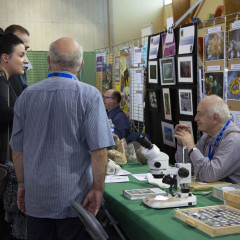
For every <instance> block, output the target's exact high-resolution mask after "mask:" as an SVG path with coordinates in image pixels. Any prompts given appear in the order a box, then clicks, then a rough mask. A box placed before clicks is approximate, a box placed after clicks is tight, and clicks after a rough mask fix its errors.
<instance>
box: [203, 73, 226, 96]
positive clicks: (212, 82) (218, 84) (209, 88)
mask: <svg viewBox="0 0 240 240" xmlns="http://www.w3.org/2000/svg"><path fill="white" fill-rule="evenodd" d="M223 79H224V72H206V73H205V93H206V95H212V94H215V95H218V96H219V97H221V98H223Z"/></svg>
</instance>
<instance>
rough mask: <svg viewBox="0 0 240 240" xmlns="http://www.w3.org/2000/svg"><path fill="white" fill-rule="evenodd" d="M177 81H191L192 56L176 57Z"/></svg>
mask: <svg viewBox="0 0 240 240" xmlns="http://www.w3.org/2000/svg"><path fill="white" fill-rule="evenodd" d="M178 82H179V83H193V62H192V56H187V57H179V58H178Z"/></svg>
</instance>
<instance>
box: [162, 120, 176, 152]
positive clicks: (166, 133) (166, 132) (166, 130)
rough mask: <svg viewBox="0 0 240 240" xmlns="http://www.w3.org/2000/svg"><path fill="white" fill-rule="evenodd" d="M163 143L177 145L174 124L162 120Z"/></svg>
mask: <svg viewBox="0 0 240 240" xmlns="http://www.w3.org/2000/svg"><path fill="white" fill-rule="evenodd" d="M161 125H162V137H163V143H164V144H166V145H169V146H171V147H174V148H175V147H176V141H175V137H174V125H173V124H171V123H166V122H161Z"/></svg>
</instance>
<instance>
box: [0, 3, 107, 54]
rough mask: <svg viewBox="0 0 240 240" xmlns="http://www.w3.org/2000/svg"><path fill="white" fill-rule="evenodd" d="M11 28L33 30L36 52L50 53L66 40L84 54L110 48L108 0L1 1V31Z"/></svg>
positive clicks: (31, 31) (33, 44) (33, 48)
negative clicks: (60, 40)
mask: <svg viewBox="0 0 240 240" xmlns="http://www.w3.org/2000/svg"><path fill="white" fill-rule="evenodd" d="M11 24H19V25H22V26H23V27H25V28H27V29H28V30H29V32H30V34H31V50H34V51H36V50H38V51H46V50H48V48H49V45H50V43H51V42H53V41H54V40H56V39H58V38H60V37H63V36H65V37H72V38H74V39H76V40H77V41H78V42H79V43H80V44H81V45H82V46H83V48H84V51H93V50H95V49H98V48H103V47H106V46H107V45H108V22H107V0H0V27H2V28H3V29H5V28H6V27H7V26H9V25H11Z"/></svg>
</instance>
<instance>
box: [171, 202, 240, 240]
mask: <svg viewBox="0 0 240 240" xmlns="http://www.w3.org/2000/svg"><path fill="white" fill-rule="evenodd" d="M175 217H176V218H178V219H180V220H181V221H183V222H186V223H187V224H189V225H190V226H192V227H195V228H197V229H199V230H201V231H203V232H205V233H207V234H208V235H210V236H212V237H215V236H223V235H230V234H236V233H240V210H239V209H236V208H233V207H231V206H228V205H217V206H208V207H199V208H189V209H181V210H180V209H176V210H175ZM239 239H240V238H239Z"/></svg>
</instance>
